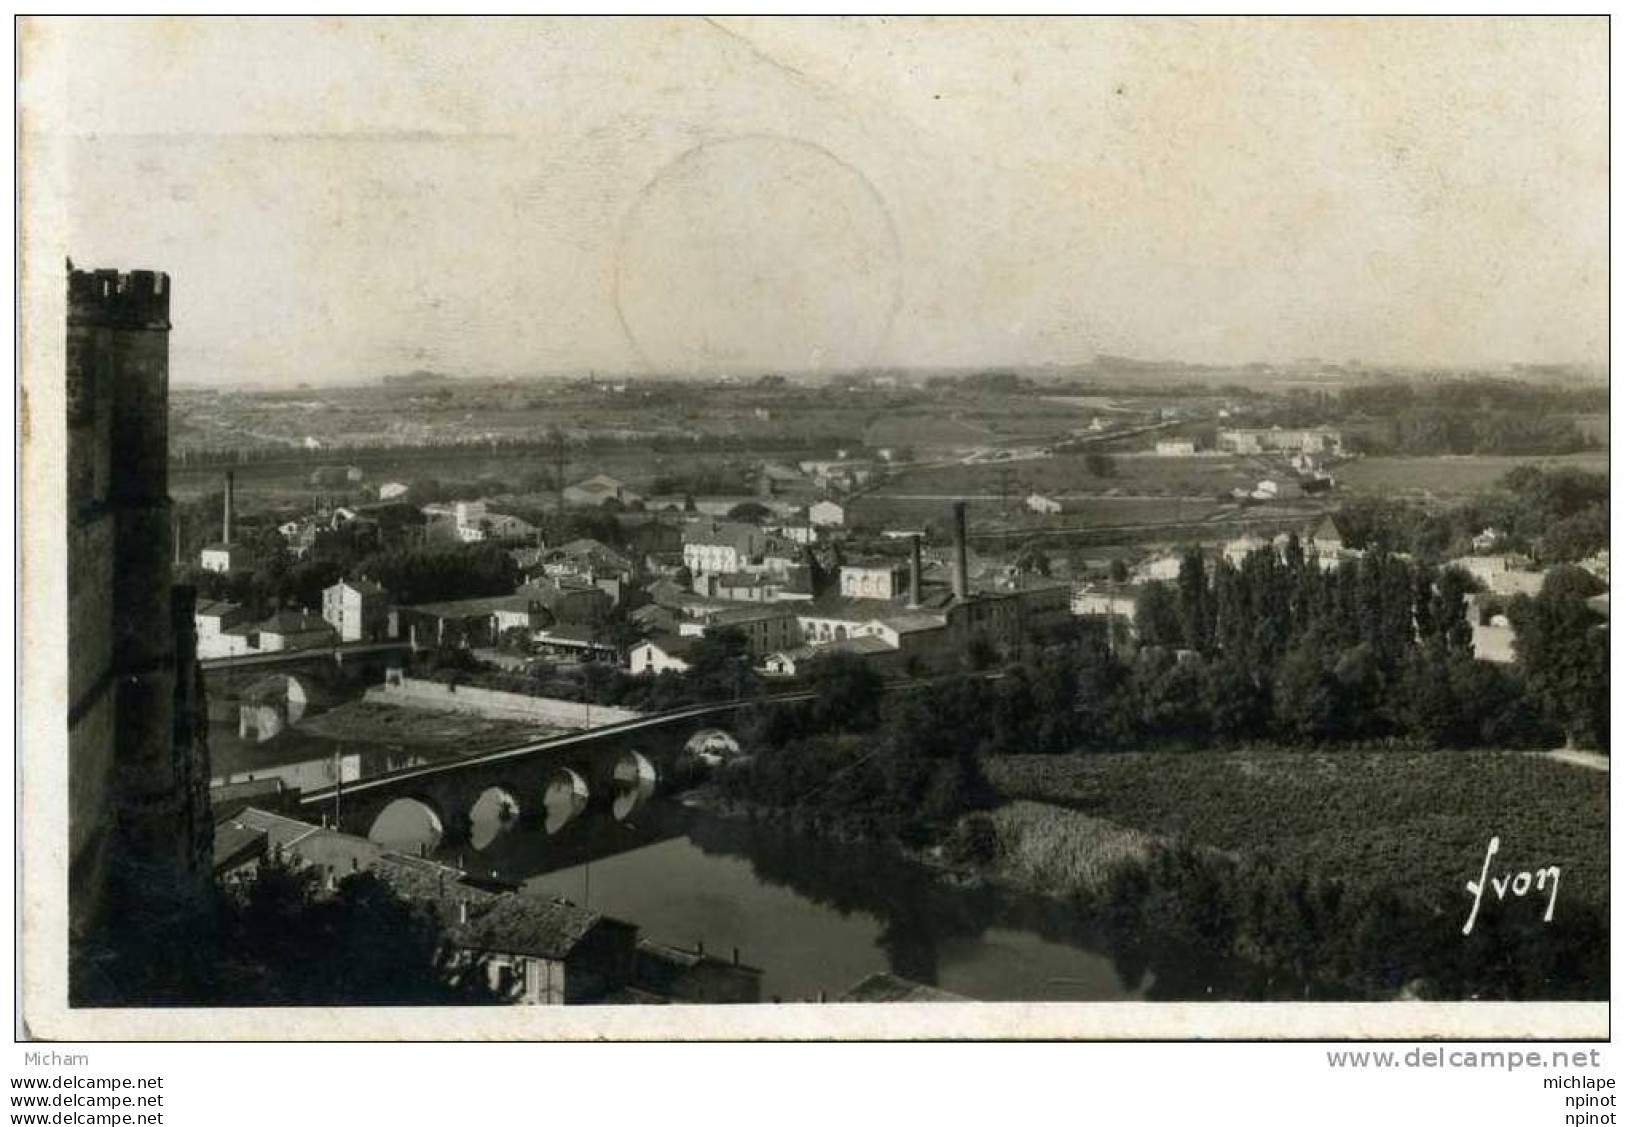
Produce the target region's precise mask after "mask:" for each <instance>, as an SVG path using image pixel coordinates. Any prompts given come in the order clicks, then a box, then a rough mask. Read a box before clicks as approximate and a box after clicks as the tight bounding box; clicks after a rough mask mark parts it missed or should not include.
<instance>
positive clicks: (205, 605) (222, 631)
mask: <svg viewBox="0 0 1625 1127" xmlns="http://www.w3.org/2000/svg"><path fill="white" fill-rule="evenodd" d="M192 622H193V624H194V625H195V627H196V629H197V656H198V658H199V659H200V660H203V661H207V660H210V659H212V658H222V657H242V656H243V655H245V654H250V653H253V652H255V651H256V650H257V649H258V638H257V637H256V636H255V633H254V630H253V628H252V626H251V624H250V623H249V615H248V611H247V609H246V608H244V607H241V606H238V605H237V604H236V603H229V602H223V601H217V600H213V599H208V600H203V601H201V602H199V603H198V604H197V606H196V607H195V608H194V610H193V611H192Z"/></svg>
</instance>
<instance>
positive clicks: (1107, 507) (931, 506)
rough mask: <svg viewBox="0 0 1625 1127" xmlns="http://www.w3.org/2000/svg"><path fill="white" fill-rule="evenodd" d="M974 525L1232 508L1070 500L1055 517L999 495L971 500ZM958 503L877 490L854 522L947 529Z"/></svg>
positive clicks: (1081, 521) (1193, 514)
mask: <svg viewBox="0 0 1625 1127" xmlns="http://www.w3.org/2000/svg"><path fill="white" fill-rule="evenodd" d="M965 500H966V504H967V505H968V512H969V515H970V521H971V524H972V526H973V527H980V526H983V525H989V526H992V525H997V526H998V527H999V528H1022V527H1030V528H1031V529H1032V530H1033V531H1034V532H1038V531H1042V530H1043V529H1045V528H1058V527H1074V526H1082V525H1088V526H1091V527H1093V526H1100V527H1110V526H1114V525H1122V524H1153V523H1163V522H1167V521H1184V522H1190V521H1203V520H1206V519H1208V518H1209V517H1211V516H1212V515H1213V514H1215V513H1218V512H1221V511H1224V510H1228V509H1229V508H1231V506H1228V505H1222V504H1220V503H1219V502H1217V501H1207V500H1194V501H1184V500H1177V499H1173V498H1114V497H1092V498H1088V499H1078V500H1076V501H1069V502H1068V503H1067V508H1066V511H1065V512H1063V513H1057V514H1054V515H1049V516H1041V515H1039V514H1037V513H1030V512H1028V511H1027V510H1026V509H1025V508H1023V507H1021V506H1020V505H1019V504H1015V503H1010V504H1006V503H1005V502H1004V501H1003V500H1001V499H1000V498H997V497H974V496H973V497H969V498H966V499H965ZM952 504H953V502H952V501H951V500H949V499H947V498H918V497H892V496H887V495H885V494H878V493H871V494H866V495H865V496H863V497H861V498H859V499H858V500H856V501H854V502H853V503H852V505H851V507H850V509H849V516H848V520H849V521H854V522H859V523H863V524H873V525H885V526H886V527H890V528H922V527H925V526H927V525H929V524H932V523H933V522H935V523H936V524H937V525H938V526H941V527H946V522H947V520H948V517H949V513H950V511H951V507H952Z"/></svg>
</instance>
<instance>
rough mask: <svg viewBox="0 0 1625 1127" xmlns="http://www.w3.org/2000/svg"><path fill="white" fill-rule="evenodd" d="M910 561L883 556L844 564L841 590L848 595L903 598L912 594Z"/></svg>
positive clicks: (869, 597)
mask: <svg viewBox="0 0 1625 1127" xmlns="http://www.w3.org/2000/svg"><path fill="white" fill-rule="evenodd" d="M908 593H909V590H908V564H907V563H905V562H904V561H902V560H893V559H887V558H885V557H879V558H874V559H868V560H857V561H854V562H852V563H845V564H842V565H841V594H842V596H844V597H845V598H848V599H901V598H903V597H905V596H906V595H908Z"/></svg>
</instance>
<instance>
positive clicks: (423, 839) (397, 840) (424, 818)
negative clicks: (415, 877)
mask: <svg viewBox="0 0 1625 1127" xmlns="http://www.w3.org/2000/svg"><path fill="white" fill-rule="evenodd" d="M367 837H368V839H369V840H371V841H374V842H377V843H378V844H379V845H383V846H387V847H388V848H390V849H398V850H400V851H401V852H403V853H418V852H423V853H433V852H434V851H435V850H436V849H438V848H439V847H440V843H441V842H443V841H444V840H445V839H446V819H445V816H444V814H443V813H442V812H441V809H440V804H439V803H438V802H436V801H435V800H434V799H433V798H432V797H430V796H429V795H425V794H411V795H403V796H401V797H400V798H397V799H395V800H394V801H392V802H390V803H389V804H388V805H386V806H385V807H384V808H383V809H382V810H380V811H378V814H377V816H376V817H374V818H373V820H372V826H371V827H370V828H369V829H368V830H367Z"/></svg>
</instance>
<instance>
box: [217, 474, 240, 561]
mask: <svg viewBox="0 0 1625 1127" xmlns="http://www.w3.org/2000/svg"><path fill="white" fill-rule="evenodd" d="M236 494H237V475H236V474H234V473H232V472H231V471H230V470H227V471H226V505H225V515H224V519H222V521H221V522H220V523H221V528H220V542H221V543H222V544H230V543H231V517H232V509H233V508H234V507H235V505H236V500H237V498H236Z"/></svg>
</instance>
